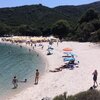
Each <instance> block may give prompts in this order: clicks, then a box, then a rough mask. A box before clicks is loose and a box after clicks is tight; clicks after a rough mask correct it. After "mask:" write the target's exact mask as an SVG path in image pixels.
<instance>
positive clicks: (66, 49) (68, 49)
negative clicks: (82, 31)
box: [63, 48, 72, 51]
mask: <svg viewBox="0 0 100 100" xmlns="http://www.w3.org/2000/svg"><path fill="white" fill-rule="evenodd" d="M63 51H72V49H71V48H64V49H63Z"/></svg>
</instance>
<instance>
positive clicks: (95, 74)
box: [92, 70, 98, 87]
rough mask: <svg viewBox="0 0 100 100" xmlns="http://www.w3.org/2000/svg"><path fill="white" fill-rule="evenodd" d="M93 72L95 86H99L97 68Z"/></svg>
mask: <svg viewBox="0 0 100 100" xmlns="http://www.w3.org/2000/svg"><path fill="white" fill-rule="evenodd" d="M92 74H93V81H94V84H93V86H94V87H95V84H96V85H97V86H98V83H97V76H98V72H97V70H94V72H93V73H92Z"/></svg>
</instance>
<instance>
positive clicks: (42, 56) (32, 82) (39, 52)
mask: <svg viewBox="0 0 100 100" xmlns="http://www.w3.org/2000/svg"><path fill="white" fill-rule="evenodd" d="M0 43H1V44H5V45H12V46H17V47H19V48H20V46H22V47H23V48H26V49H28V50H29V49H31V52H35V54H39V56H41V58H42V61H43V62H45V64H44V65H45V66H44V71H43V72H42V73H41V77H42V76H43V75H44V74H45V73H46V71H47V68H48V63H47V59H46V58H45V56H44V55H43V54H42V52H41V51H39V50H38V49H34V51H33V50H32V47H30V46H29V45H25V44H16V43H13V44H12V43H10V42H3V41H0ZM40 72H41V71H40ZM26 84H27V83H26ZM34 86H35V85H34V80H33V79H32V80H31V84H30V85H29V86H28V85H27V88H26V89H28V88H31V87H34ZM26 89H23V90H22V91H24V90H26ZM16 91H17V90H15V91H13V92H14V93H11V94H8V95H7V96H5V97H3V98H2V100H4V99H6V100H9V99H10V98H13V97H14V96H15V95H17V94H19V93H20V92H22V91H21V90H19V92H18V91H17V92H16ZM13 95H14V96H13Z"/></svg>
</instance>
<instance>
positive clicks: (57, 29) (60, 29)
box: [52, 20, 70, 39]
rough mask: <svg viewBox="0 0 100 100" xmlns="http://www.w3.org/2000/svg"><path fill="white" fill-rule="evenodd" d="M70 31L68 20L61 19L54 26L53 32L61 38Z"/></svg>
mask: <svg viewBox="0 0 100 100" xmlns="http://www.w3.org/2000/svg"><path fill="white" fill-rule="evenodd" d="M69 32H70V25H69V23H68V22H67V21H66V20H59V21H57V22H56V23H55V24H54V25H53V26H52V34H53V35H54V36H56V37H59V38H60V39H62V38H65V37H66V36H67V34H68V33H69Z"/></svg>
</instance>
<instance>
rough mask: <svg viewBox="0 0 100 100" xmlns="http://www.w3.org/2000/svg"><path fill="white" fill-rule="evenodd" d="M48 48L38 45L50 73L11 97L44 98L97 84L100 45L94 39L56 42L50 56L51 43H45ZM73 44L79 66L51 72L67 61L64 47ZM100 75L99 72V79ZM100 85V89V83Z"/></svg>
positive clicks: (21, 98)
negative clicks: (95, 81)
mask: <svg viewBox="0 0 100 100" xmlns="http://www.w3.org/2000/svg"><path fill="white" fill-rule="evenodd" d="M44 45H45V46H44V49H43V50H41V49H40V48H37V50H39V52H40V53H42V54H43V56H44V57H46V59H47V61H48V68H47V71H46V73H45V74H44V75H43V76H42V77H41V78H40V80H39V84H38V85H35V86H32V87H29V88H27V89H25V90H24V91H21V92H20V93H19V94H16V95H15V96H13V97H11V98H8V99H7V100H41V99H42V98H43V97H50V98H53V97H55V96H57V95H59V94H62V93H64V92H67V95H74V94H76V93H79V92H82V91H86V90H88V89H89V88H90V87H91V86H92V85H93V80H92V72H93V71H94V70H95V69H97V70H98V72H100V67H99V65H100V62H99V60H100V52H99V51H100V45H99V44H94V43H89V42H86V43H80V42H71V41H70V42H62V43H59V45H58V47H57V45H56V43H54V44H53V47H54V51H53V54H52V55H50V56H47V55H46V54H47V47H48V44H47V43H44ZM65 47H70V48H72V49H73V52H74V53H75V54H77V55H78V60H79V61H80V64H79V68H74V69H73V70H67V69H64V70H62V71H60V72H55V73H52V72H49V70H54V69H55V68H58V67H60V66H61V65H63V64H64V62H63V59H62V56H63V50H62V49H63V48H65ZM99 77H100V75H99V74H98V79H99ZM99 82H100V81H99V80H98V83H99ZM97 89H100V87H98V88H97Z"/></svg>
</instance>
